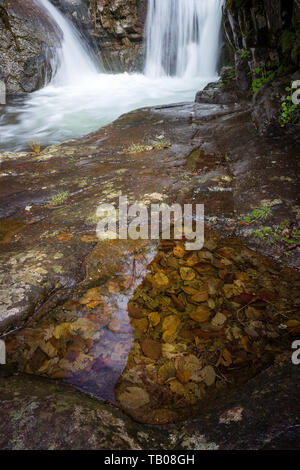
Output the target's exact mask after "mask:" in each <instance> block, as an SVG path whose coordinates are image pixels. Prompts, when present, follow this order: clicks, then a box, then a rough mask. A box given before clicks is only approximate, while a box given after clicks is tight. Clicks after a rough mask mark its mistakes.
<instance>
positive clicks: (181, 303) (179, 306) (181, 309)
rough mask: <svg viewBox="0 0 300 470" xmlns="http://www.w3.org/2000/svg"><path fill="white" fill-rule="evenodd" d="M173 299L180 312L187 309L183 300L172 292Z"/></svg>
mask: <svg viewBox="0 0 300 470" xmlns="http://www.w3.org/2000/svg"><path fill="white" fill-rule="evenodd" d="M171 299H172V301H173V303H174V305H175V307H176V308H177V310H179V311H180V312H184V311H185V305H184V303H183V302H181V300H179V299H178V297H176V295H174V294H172V295H171Z"/></svg>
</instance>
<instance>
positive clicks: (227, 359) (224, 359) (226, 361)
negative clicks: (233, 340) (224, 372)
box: [219, 348, 232, 367]
mask: <svg viewBox="0 0 300 470" xmlns="http://www.w3.org/2000/svg"><path fill="white" fill-rule="evenodd" d="M219 364H222V366H224V367H229V366H230V365H231V364H232V356H231V354H230V352H229V351H228V349H226V348H224V349H223V350H222V352H221V354H220V358H219Z"/></svg>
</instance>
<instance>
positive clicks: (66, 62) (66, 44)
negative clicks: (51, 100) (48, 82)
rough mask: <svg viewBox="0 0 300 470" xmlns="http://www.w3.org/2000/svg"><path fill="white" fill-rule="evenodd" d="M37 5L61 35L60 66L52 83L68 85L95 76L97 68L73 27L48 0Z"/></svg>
mask: <svg viewBox="0 0 300 470" xmlns="http://www.w3.org/2000/svg"><path fill="white" fill-rule="evenodd" d="M39 3H40V4H41V5H42V6H43V7H44V9H45V10H47V11H48V13H49V15H50V17H51V18H52V19H53V21H54V22H55V23H56V25H57V26H59V28H60V29H61V31H62V33H63V40H62V48H61V51H60V65H59V68H58V71H57V73H56V74H55V77H54V79H53V83H54V84H56V85H58V86H63V85H69V84H72V83H75V82H78V81H80V80H82V79H83V78H84V77H86V76H89V75H93V74H96V73H97V72H98V70H97V67H96V65H95V64H94V63H93V61H92V59H91V57H90V55H89V51H88V49H87V48H86V47H85V45H84V43H83V41H82V39H81V37H80V35H79V34H78V32H77V31H76V29H75V28H74V26H73V25H72V24H71V23H70V22H69V21H68V20H67V19H66V18H65V17H64V16H63V14H62V13H61V12H60V11H59V10H58V9H57V8H55V7H54V6H53V5H52V4H51V3H50V2H49V0H39Z"/></svg>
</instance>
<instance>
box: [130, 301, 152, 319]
mask: <svg viewBox="0 0 300 470" xmlns="http://www.w3.org/2000/svg"><path fill="white" fill-rule="evenodd" d="M128 315H129V316H130V317H132V318H144V317H146V315H147V314H146V312H145V311H143V310H142V309H141V308H140V307H137V306H136V305H133V304H128Z"/></svg>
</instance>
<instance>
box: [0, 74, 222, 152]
mask: <svg viewBox="0 0 300 470" xmlns="http://www.w3.org/2000/svg"><path fill="white" fill-rule="evenodd" d="M215 78H216V77H208V78H195V77H194V78H188V77H187V78H179V77H167V76H166V77H159V78H153V77H148V76H146V75H142V74H128V73H123V74H107V73H95V74H93V75H91V74H89V75H86V76H85V77H82V76H81V77H80V79H78V81H77V80H76V79H75V80H74V81H73V82H72V83H70V84H66V85H57V84H55V83H53V84H49V85H48V86H46V87H45V88H43V89H41V90H39V91H36V92H34V93H31V94H30V95H27V96H25V97H21V98H20V97H19V98H16V99H15V100H13V101H12V102H11V103H10V104H8V105H7V106H6V107H5V108H4V109H3V114H2V115H1V114H0V126H1V134H0V150H2V151H3V150H6V151H17V150H27V149H28V144H27V142H28V141H37V142H39V143H41V144H42V145H43V146H47V145H51V144H57V143H60V142H63V141H65V140H68V139H72V138H75V137H80V136H82V135H85V134H88V133H90V132H93V131H96V130H97V129H99V128H100V127H102V126H104V125H106V124H109V123H110V122H112V121H114V120H115V119H116V118H118V117H119V116H120V115H122V114H125V113H127V112H129V111H132V110H134V109H137V108H142V107H146V106H154V105H160V104H170V103H175V102H181V101H193V100H194V98H195V93H196V92H197V91H198V90H200V89H201V88H203V87H204V86H205V85H206V84H207V83H208V82H210V81H213V80H214V79H215Z"/></svg>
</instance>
